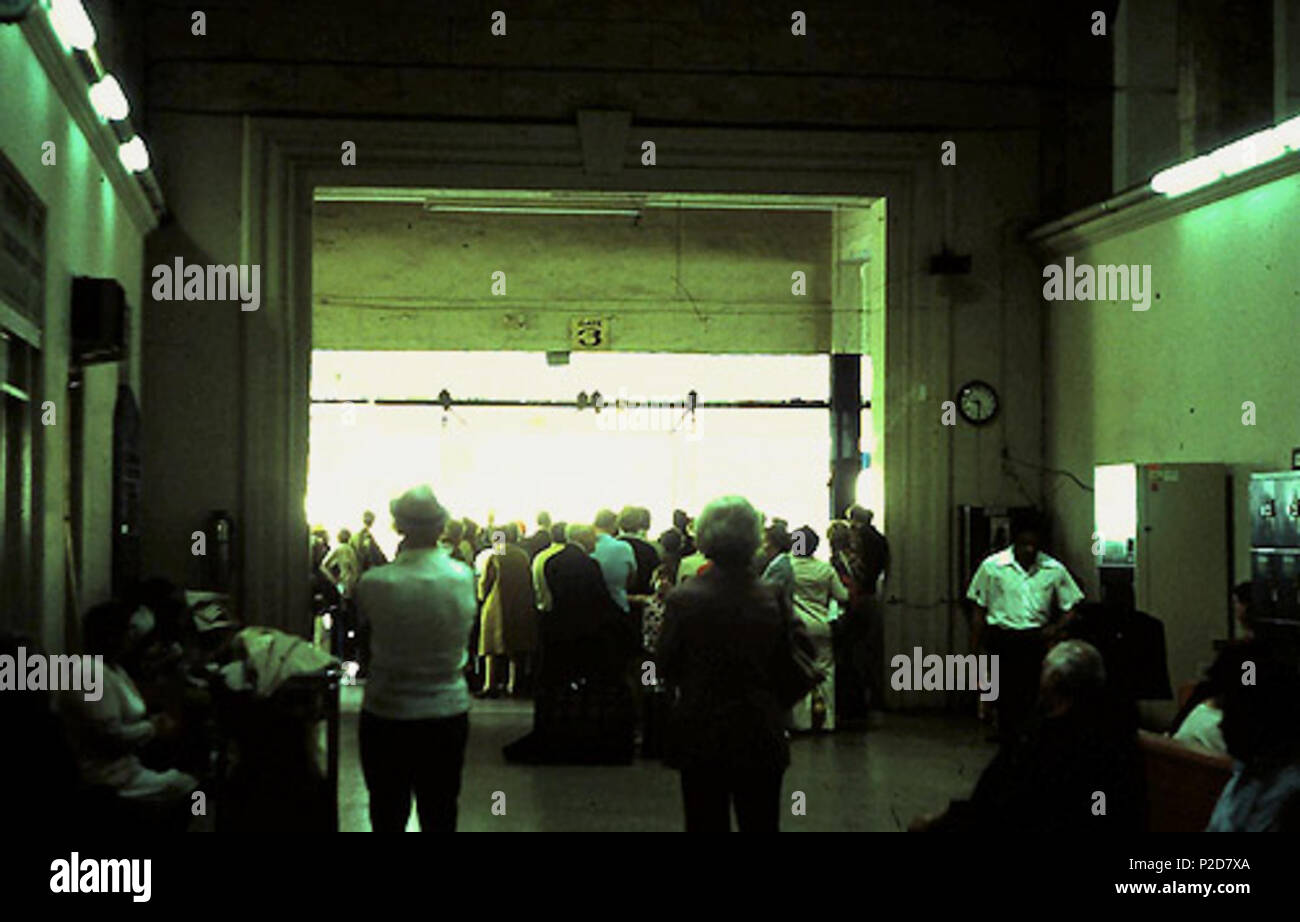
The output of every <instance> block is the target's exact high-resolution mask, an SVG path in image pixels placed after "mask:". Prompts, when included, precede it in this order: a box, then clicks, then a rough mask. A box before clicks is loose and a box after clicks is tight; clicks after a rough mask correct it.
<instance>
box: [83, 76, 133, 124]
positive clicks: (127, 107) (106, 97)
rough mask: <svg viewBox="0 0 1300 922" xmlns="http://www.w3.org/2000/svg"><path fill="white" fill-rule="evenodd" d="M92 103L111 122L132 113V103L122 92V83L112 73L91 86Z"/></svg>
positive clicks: (120, 119) (118, 120)
mask: <svg viewBox="0 0 1300 922" xmlns="http://www.w3.org/2000/svg"><path fill="white" fill-rule="evenodd" d="M90 104H91V105H92V106H94V107H95V111H96V112H98V113H99V114H100V116H101V117H102V118H104V120H105V121H109V122H120V121H122V120H123V119H125V118H126V117H127V116H128V115H130V114H131V104H130V103H129V102H127V100H126V94H125V93H123V92H122V85H121V84H120V83H118V82H117V78H116V77H114V76H113V75H112V74H108V75H107V76H105V77H104V79H103V80H101V81H99V82H98V83H96V84H95V85H94V86H92V87H91V88H90Z"/></svg>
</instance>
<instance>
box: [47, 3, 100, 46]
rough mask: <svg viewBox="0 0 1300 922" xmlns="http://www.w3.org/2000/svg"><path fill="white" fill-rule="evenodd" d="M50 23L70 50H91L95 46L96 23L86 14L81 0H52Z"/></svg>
mask: <svg viewBox="0 0 1300 922" xmlns="http://www.w3.org/2000/svg"><path fill="white" fill-rule="evenodd" d="M50 25H51V26H53V27H54V34H55V35H57V36H58V37H59V41H60V42H62V43H63V47H64V48H67V49H68V50H69V51H71V50H72V49H74V48H75V49H79V50H81V51H89V50H90V49H91V48H93V47H94V46H95V38H96V35H95V24H94V23H93V22H91V21H90V17H89V16H87V15H86V9H85V7H83V6H82V5H81V0H52V2H51V3H50Z"/></svg>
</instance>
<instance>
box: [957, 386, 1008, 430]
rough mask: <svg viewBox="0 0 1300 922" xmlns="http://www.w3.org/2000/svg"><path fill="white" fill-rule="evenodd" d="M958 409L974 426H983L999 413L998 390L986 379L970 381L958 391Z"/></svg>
mask: <svg viewBox="0 0 1300 922" xmlns="http://www.w3.org/2000/svg"><path fill="white" fill-rule="evenodd" d="M957 410H958V412H960V413H961V416H962V419H964V420H966V422H968V423H970V424H971V425H973V426H983V425H985V424H987V423H989V422H992V420H993V418H994V417H995V416H997V415H998V392H997V391H995V390H994V389H993V385H991V384H989V383H988V382H986V381H968V382H967V383H965V384H963V385H962V386H961V389H960V390H958V391H957Z"/></svg>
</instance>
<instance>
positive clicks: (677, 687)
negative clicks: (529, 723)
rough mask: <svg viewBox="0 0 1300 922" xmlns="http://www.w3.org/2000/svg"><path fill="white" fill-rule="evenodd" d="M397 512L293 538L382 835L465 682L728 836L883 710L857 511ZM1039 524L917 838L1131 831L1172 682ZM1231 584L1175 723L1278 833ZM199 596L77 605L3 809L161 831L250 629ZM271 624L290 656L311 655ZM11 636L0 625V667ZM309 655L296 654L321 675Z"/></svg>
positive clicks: (395, 822)
mask: <svg viewBox="0 0 1300 922" xmlns="http://www.w3.org/2000/svg"><path fill="white" fill-rule="evenodd" d="M390 512H391V514H392V519H393V525H394V529H395V531H396V532H397V533H398V534H399V535H400V536H401V543H400V545H399V546H398V548H397V549H396V551H395V553H394V555H393V557H392V559H391V561H390V560H389V558H388V557H387V555H386V554H385V552H384V551H383V549H382V548H380V546H379V542H378V541H377V540H376V539H375V537H374V535H373V534H372V533H371V528H372V526H373V524H374V521H375V517H374V515H373V513H369V512H367V513H366V514H365V515H364V516H363V517H362V527H361V528H360V529H359V530H358V532H357V533H355V534H348V533H347V532H343V533H342V534H340V536H339V543H338V545H336V546H335V547H333V548H330V547H328V536H326V535H322V534H319V533H317V534H314V535H313V572H314V574H316V575H318V576H319V577H320V580H319V581H318V584H317V586H318V591H317V598H318V600H319V599H320V598H321V597H322V596H326V595H329V594H330V593H332V596H331V598H332V602H331V604H330V606H329V607H328V608H327V612H328V613H331V614H333V615H335V616H338V618H339V623H340V624H344V623H345V624H347V625H348V626H349V630H348V631H347V634H349V635H350V643H351V646H350V647H348V648H347V650H346V651H345V652H350V653H352V654H354V655H355V656H357V657H358V658H359V659H358V661H359V662H360V661H363V662H364V663H365V666H364V674H365V676H366V681H365V689H364V699H363V705H362V713H361V717H360V724H359V742H360V756H361V766H362V772H363V775H364V778H365V782H366V785H367V788H368V791H369V813H370V820H371V826H372V828H373V829H374V830H376V831H400V830H402V829H404V828H405V827H406V823H407V821H408V819H409V814H410V810H411V805H412V801H414V803H415V805H416V808H417V811H418V814H419V820H420V827H421V829H423V830H425V831H447V830H454V829H455V828H456V822H457V800H458V795H459V790H460V783H461V774H462V770H463V767H464V760H465V752H466V745H467V741H468V738H469V730H470V723H469V711H470V704H471V700H472V698H473V697H474V696H475V695H477V696H479V697H481V698H497V697H503V696H515V697H526V698H530V699H531V700H532V702H533V727H532V729H531V731H530V732H529V733H528V734H527V735H526V736H524V737H523V738H521V739H519V740H516V741H514V742H512V743H510V744H509V745H507V746H506V747H505V751H504V757H505V758H506V759H507V760H508V761H512V762H518V763H547V762H565V763H590V764H618V763H627V762H629V761H631V760H632V759H633V758H634V757H635V754H636V752H637V746H638V743H639V747H640V750H639V751H640V754H641V755H642V756H643V757H656V758H662V759H663V760H664V761H665V762H666V763H667V764H668V765H669V766H671V767H673V768H674V769H676V770H677V771H678V772H679V774H680V783H681V796H682V803H683V808H684V814H685V826H686V828H687V829H688V830H692V831H694V830H699V831H705V830H724V829H728V828H730V825H731V818H732V812H733V810H734V813H735V817H736V821H737V823H738V825H739V827H740V828H741V829H742V830H754V831H760V830H776V829H778V828H779V824H780V814H781V798H780V792H781V785H782V782H783V777H784V773H785V771H786V769H787V767H788V765H789V763H790V754H791V745H792V740H795V739H797V738H798V737H800V736H801V735H811V734H818V733H830V732H834V731H836V730H839V729H842V728H844V727H846V726H848V725H851V724H852V723H853V722H854V721H859V720H861V718H862V717H863V715H865V714H866V713H867V711H868V709H869V708H871V707H875V706H878V705H879V704H880V703H881V697H880V685H881V677H880V676H879V675H878V674H876V669H877V668H878V667H879V665H880V664H881V663H883V662H884V661H885V660H887V659H888V657H887V656H886V655H885V654H884V651H883V650H882V648H881V642H880V621H881V603H880V597H881V595H882V592H883V585H884V581H885V580H886V578H887V573H888V569H889V545H888V542H887V541H886V540H885V538H884V536H883V535H881V534H880V532H879V531H878V530H877V529H875V527H874V526H873V524H872V515H871V512H870V511H869V510H865V509H862V508H859V507H853V508H851V509H849V510H847V512H846V515H845V516H844V518H843V519H840V520H836V521H834V522H832V523H831V525H830V527H829V528H828V529H827V531H826V534H825V542H824V544H823V541H822V536H820V535H818V534H817V533H816V531H815V530H814V529H812V528H810V527H808V526H806V525H805V526H800V527H798V528H793V529H792V528H790V527H789V524H788V522H787V521H785V520H782V519H779V518H770V519H769V518H766V517H765V516H763V515H762V514H761V513H760V512H759V511H757V510H755V509H754V508H753V507H752V505H751V504H750V503H749V502H748V501H746V500H745V499H743V498H741V497H738V496H724V497H722V498H719V499H717V500H714V501H713V502H710V503H709V504H707V505H706V506H705V507H704V508H703V509H702V510H701V512H700V514H699V516H698V517H697V518H694V519H693V518H692V517H691V516H689V515H688V514H687V513H685V512H684V511H681V510H678V511H677V512H675V513H674V515H673V524H672V527H670V528H668V529H666V530H665V531H663V532H662V533H661V534H659V535H658V536H657V537H654V538H651V537H649V535H650V526H651V517H650V514H649V512H648V511H647V510H646V509H644V508H640V507H633V506H628V507H625V508H623V509H622V510H621V511H620V512H619V513H615V512H613V511H612V510H608V509H602V510H598V511H597V512H596V514H595V515H594V517H593V520H592V522H591V523H585V522H583V523H565V522H552V521H551V519H550V517H549V516H548V515H547V514H546V513H542V514H540V515H539V516H538V518H537V523H536V527H535V529H533V530H532V531H531V532H530V531H528V530H527V529H526V528H525V527H524V526H523V525H522V524H521V523H509V522H507V523H496V522H495V521H492V520H489V522H488V524H487V525H486V526H484V527H479V526H478V525H477V524H476V523H474V522H472V521H469V520H454V519H452V518H451V517H450V515H449V513H448V512H447V510H446V509H445V508H444V507H443V506H442V505H441V504H440V503H439V501H438V500H437V498H436V496H435V495H434V493H433V490H432V488H430V487H429V486H427V485H425V486H420V487H416V488H413V489H411V490H409V491H407V492H406V493H404V494H402V495H401V496H399V497H397V498H395V499H394V500H393V501H392V502H391V504H390ZM1042 531H1043V528H1042V525H1041V522H1039V521H1037V520H1036V519H1034V518H1032V517H1027V518H1024V519H1022V520H1018V521H1016V522H1015V524H1014V526H1013V528H1012V533H1011V535H1010V537H1011V542H1010V545H1009V546H1008V547H1006V548H1004V549H999V550H997V551H995V552H994V553H992V554H990V555H989V556H988V558H986V559H985V560H984V561H983V562H982V563H981V564H980V565H979V567H978V568H977V569H976V571H975V573H974V575H973V577H972V579H971V583H970V586H969V589H968V592H967V596H968V598H969V599H970V600H971V602H972V604H973V607H974V615H975V617H974V621H973V624H972V627H973V637H972V640H973V644H974V648H975V649H977V650H981V651H984V652H987V653H990V654H996V655H998V656H999V657H1000V659H1001V661H1002V667H1001V669H1000V672H1001V676H1002V681H1001V687H1000V689H999V695H998V697H997V701H996V711H997V727H998V731H999V732H998V739H999V748H998V751H997V755H996V756H995V757H994V759H993V760H992V762H991V763H990V764H989V765H988V767H987V768H986V769H985V770H984V772H983V773H982V774H981V776H980V778H979V780H978V782H977V783H976V785H975V787H974V790H973V791H972V792H971V793H970V795H969V796H968V797H966V798H965V799H956V800H953V801H951V802H950V803H949V805H948V806H947V807H946V808H944V809H942V810H939V811H938V812H935V813H932V814H929V815H925V816H921V817H918V818H917V819H916V820H915V821H914V822H913V823H912V826H911V828H912V829H915V830H918V831H921V830H924V831H941V830H985V829H989V828H993V827H997V828H1002V829H1017V830H1025V831H1038V832H1062V831H1068V832H1076V831H1077V832H1084V831H1097V830H1102V829H1104V830H1112V831H1130V830H1139V829H1142V828H1144V826H1143V824H1144V822H1145V815H1144V798H1145V787H1144V778H1143V769H1142V760H1141V757H1140V755H1139V752H1138V745H1137V727H1138V720H1137V707H1136V702H1137V701H1138V700H1139V699H1148V698H1161V697H1165V698H1168V697H1169V696H1170V689H1169V681H1168V675H1167V670H1166V669H1165V667H1164V665H1163V633H1162V630H1161V628H1160V626H1159V623H1158V622H1157V621H1156V619H1153V618H1151V617H1150V616H1148V615H1146V614H1145V613H1142V612H1138V611H1136V610H1135V609H1134V605H1133V597H1132V590H1131V586H1129V585H1126V584H1124V583H1115V584H1110V585H1108V586H1107V587H1106V595H1105V597H1104V598H1103V600H1102V601H1101V602H1098V603H1094V602H1089V601H1086V600H1084V599H1083V594H1082V592H1081V591H1080V590H1079V588H1078V585H1077V584H1076V582H1075V581H1074V579H1073V578H1072V577H1071V575H1070V574H1069V572H1068V570H1067V569H1066V568H1065V567H1064V566H1062V565H1061V564H1060V562H1059V561H1057V560H1056V559H1055V558H1053V557H1051V556H1050V555H1049V554H1047V553H1046V552H1045V551H1044V550H1042V548H1041V547H1040V544H1041V541H1040V535H1041V534H1042ZM819 552H824V553H819ZM1250 594H1251V590H1250V587H1249V585H1243V586H1239V587H1237V589H1236V602H1237V618H1238V627H1239V628H1240V630H1239V632H1238V633H1239V634H1240V636H1239V637H1238V639H1236V640H1234V641H1233V642H1231V643H1228V644H1226V645H1224V646H1223V647H1222V648H1221V650H1220V653H1219V656H1218V659H1217V660H1216V662H1215V663H1214V665H1213V666H1212V667H1211V668H1210V670H1209V671H1208V673H1207V675H1206V677H1205V678H1204V680H1203V681H1202V682H1201V683H1200V684H1199V685H1198V686H1197V687H1196V688H1195V690H1194V691H1193V692H1192V693H1191V694H1190V696H1189V697H1188V698H1187V700H1186V702H1185V704H1184V705H1183V707H1182V708H1181V710H1180V711H1179V713H1178V715H1177V717H1176V719H1175V720H1174V723H1173V726H1172V727H1170V734H1171V735H1172V737H1173V739H1174V740H1176V741H1178V742H1180V743H1185V744H1186V745H1189V746H1197V747H1200V748H1202V749H1205V750H1208V751H1212V752H1222V753H1225V754H1226V755H1228V756H1230V757H1231V759H1232V760H1233V763H1234V770H1233V773H1232V777H1231V780H1230V781H1229V782H1228V783H1227V785H1226V787H1225V788H1224V789H1223V790H1222V792H1221V794H1220V796H1219V798H1218V802H1217V805H1216V807H1215V809H1214V812H1213V816H1212V818H1211V820H1210V822H1209V828H1210V829H1212V830H1279V829H1281V830H1290V829H1296V828H1298V826H1300V677H1298V675H1297V671H1296V668H1295V663H1294V662H1292V661H1291V660H1290V659H1287V658H1286V657H1285V656H1283V655H1281V653H1280V652H1279V648H1278V647H1277V645H1275V644H1271V643H1269V642H1266V640H1265V638H1262V637H1256V636H1255V628H1256V624H1255V621H1254V619H1253V617H1252V616H1251V614H1250V608H1249V599H1250ZM214 611H215V612H216V614H215V615H213V614H212V612H214ZM222 611H223V610H222V609H221V608H219V607H218V608H215V609H209V608H201V607H195V606H191V605H188V604H187V601H186V599H185V597H184V593H182V592H181V591H180V590H179V589H178V588H177V587H175V586H173V585H172V584H170V583H167V582H165V581H162V580H151V581H149V582H147V583H145V584H143V585H142V586H139V587H136V588H135V589H133V590H132V592H131V594H130V595H129V596H128V597H126V598H123V599H121V600H116V601H112V602H108V603H104V604H102V605H98V606H95V607H94V608H92V609H91V610H90V611H89V612H88V613H87V614H86V615H85V617H84V619H83V629H82V637H83V641H84V642H83V648H84V651H85V652H86V653H88V654H92V655H99V656H102V657H103V662H104V683H103V685H104V688H103V694H102V695H101V696H100V697H98V698H96V699H94V700H90V699H89V698H86V697H85V696H77V695H62V696H59V697H58V698H57V700H54V701H51V700H49V698H50V697H51V696H40V695H28V696H15V695H4V696H0V704H3V705H4V708H5V711H4V714H3V717H4V721H5V725H6V726H7V727H9V728H11V731H10V732H12V733H15V734H17V735H18V736H19V737H21V738H22V739H23V740H25V741H26V742H27V748H26V751H27V752H28V753H29V758H27V759H26V760H23V761H21V762H13V761H12V760H11V761H10V762H7V763H6V766H5V769H6V771H7V772H9V773H10V774H11V775H12V774H13V773H14V772H19V773H20V776H18V775H15V776H13V777H6V778H4V779H0V784H3V785H4V787H5V789H7V790H23V791H27V792H29V795H30V796H29V797H28V798H27V799H26V801H25V802H24V803H25V806H27V807H30V808H31V810H32V811H34V815H35V812H39V813H40V814H41V815H42V816H44V817H46V818H48V817H49V816H51V815H52V814H51V812H50V811H51V808H52V807H53V808H55V811H56V814H57V806H58V805H60V804H61V805H62V806H63V808H64V809H65V810H66V811H80V812H81V813H82V814H84V812H85V808H86V804H87V803H89V802H93V803H94V804H97V805H98V807H97V809H99V808H104V812H103V815H106V816H107V815H112V816H116V817H128V816H129V817H130V818H131V819H130V822H132V823H141V822H144V823H148V824H150V825H154V826H157V827H159V828H177V829H179V828H184V827H185V826H186V825H187V823H188V821H189V819H190V815H189V813H188V811H187V810H186V809H185V808H186V806H187V804H188V799H189V798H190V796H191V795H192V794H193V793H194V792H195V791H196V789H197V788H199V787H200V784H201V781H202V780H203V779H205V778H206V779H209V780H211V778H212V777H213V773H212V756H213V752H214V747H213V743H214V740H213V738H212V736H211V734H210V733H208V732H205V729H204V728H205V727H207V728H208V729H209V730H210V729H211V726H212V723H213V720H214V708H213V700H212V696H213V694H216V693H217V692H218V689H217V687H216V686H215V685H213V684H211V681H212V680H215V679H216V678H217V677H218V676H219V675H220V676H225V675H226V674H227V667H228V666H229V665H230V664H231V662H232V660H233V659H234V658H235V657H236V656H238V655H248V656H251V654H250V653H249V651H250V650H251V649H252V645H253V641H251V640H245V641H242V648H241V641H240V640H239V638H240V637H242V636H244V635H246V634H248V632H260V631H269V629H260V628H245V629H242V630H240V629H239V626H238V625H237V624H235V623H234V622H233V621H231V620H229V619H226V618H225V617H223V616H222ZM341 633H343V632H339V631H336V632H335V635H336V642H337V637H338V636H339V634H341ZM284 638H285V639H286V640H287V642H288V645H287V646H286V647H284V648H283V649H289V650H292V649H294V646H293V645H294V644H298V645H301V646H299V647H298V648H297V649H299V650H300V651H301V649H302V647H303V646H305V647H306V648H308V649H314V648H312V647H311V645H310V644H304V643H303V641H302V640H301V639H296V638H293V637H291V636H290V635H284ZM23 644H26V645H27V647H28V648H29V649H30V648H31V645H30V643H27V642H26V641H23V640H22V639H21V638H14V637H9V636H6V637H0V654H5V655H10V656H12V655H13V653H14V652H15V651H16V650H17V649H18V648H19V646H21V645H23ZM240 649H243V654H240V653H238V652H237V651H239V650H240ZM268 656H269V657H270V658H271V659H276V660H277V661H278V660H279V658H280V654H279V653H268ZM1153 656H1154V658H1152V657H1153ZM308 659H310V660H311V661H310V662H308V661H307V660H303V661H302V662H301V663H300V665H301V668H302V669H303V670H305V671H310V670H313V669H316V668H317V667H318V666H319V665H320V661H319V660H318V659H311V658H308ZM268 661H269V660H268ZM257 672H258V670H257V669H256V668H254V669H253V673H254V675H255V678H256V681H257V683H258V684H259V685H260V684H264V683H263V682H262V680H263V679H265V678H266V676H265V675H262V676H260V677H257V676H256V673H257ZM262 672H265V673H267V674H269V672H270V670H269V669H264V670H262ZM223 681H225V686H224V687H228V688H234V687H236V686H235V685H233V684H231V683H230V682H229V681H227V680H223ZM228 737H229V734H227V735H226V736H223V737H222V739H223V740H226V739H228ZM221 745H222V746H224V745H225V742H222V743H221ZM277 752H278V751H277ZM279 757H280V756H279V755H277V756H276V758H279ZM245 761H246V762H247V764H248V765H250V766H253V767H254V768H256V766H257V764H259V763H257V762H256V761H255V760H254V759H253V758H251V756H249V757H247V758H246V759H245ZM250 770H251V769H250ZM254 773H255V774H256V772H254ZM285 790H288V789H287V788H285V789H282V790H281V791H280V792H279V793H277V795H276V796H279V797H283V796H285V794H284V791H285ZM69 791H78V792H82V793H81V795H79V796H78V797H77V798H70V797H68V796H67V795H68V792H69ZM1099 793H1100V794H1101V795H1103V799H1102V801H1103V802H1102V805H1101V807H1100V809H1099V806H1098V805H1099V801H1098V795H1099ZM83 795H84V796H83ZM86 797H88V798H90V801H87V800H86V799H85V798H86ZM20 806H23V805H20ZM110 808H111V809H110ZM20 812H21V810H20Z"/></svg>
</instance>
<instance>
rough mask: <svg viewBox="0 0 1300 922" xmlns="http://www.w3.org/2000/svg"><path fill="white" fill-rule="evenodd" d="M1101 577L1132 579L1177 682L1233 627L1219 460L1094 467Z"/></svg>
mask: <svg viewBox="0 0 1300 922" xmlns="http://www.w3.org/2000/svg"><path fill="white" fill-rule="evenodd" d="M1093 483H1094V489H1095V493H1094V523H1095V533H1094V553H1095V554H1096V558H1097V566H1098V568H1099V576H1100V582H1101V583H1102V584H1103V585H1104V584H1106V583H1108V582H1111V581H1114V580H1117V579H1127V580H1131V582H1132V586H1133V595H1134V598H1135V601H1136V603H1137V608H1138V610H1140V611H1144V612H1147V613H1148V614H1150V615H1153V616H1155V617H1156V618H1159V619H1160V621H1161V622H1162V623H1163V624H1164V627H1165V643H1166V649H1167V655H1168V660H1169V678H1170V680H1171V682H1172V683H1173V686H1174V688H1178V687H1179V686H1181V685H1184V684H1185V683H1188V682H1194V681H1196V680H1197V679H1199V678H1200V677H1201V675H1202V674H1203V673H1204V671H1205V669H1206V668H1207V667H1208V666H1209V665H1210V663H1211V662H1213V660H1214V656H1215V652H1216V648H1217V647H1218V646H1219V645H1221V644H1222V643H1223V642H1224V641H1226V640H1227V639H1228V638H1229V637H1230V636H1231V631H1232V628H1231V623H1232V606H1231V601H1230V597H1231V589H1232V586H1231V582H1230V580H1231V561H1232V509H1231V502H1232V489H1231V475H1230V473H1229V471H1228V468H1227V466H1226V465H1223V464H1137V463H1133V464H1109V465H1101V466H1099V467H1097V468H1096V469H1095V471H1094V479H1093Z"/></svg>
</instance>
